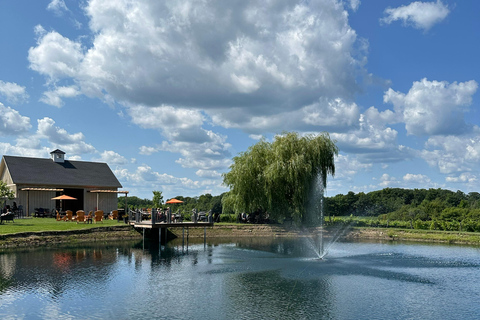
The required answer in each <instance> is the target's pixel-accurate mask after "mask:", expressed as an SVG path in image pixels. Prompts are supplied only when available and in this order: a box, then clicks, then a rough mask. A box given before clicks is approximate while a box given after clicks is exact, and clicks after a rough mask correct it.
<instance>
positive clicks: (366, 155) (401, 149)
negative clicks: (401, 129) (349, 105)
mask: <svg viewBox="0 0 480 320" xmlns="http://www.w3.org/2000/svg"><path fill="white" fill-rule="evenodd" d="M372 115H374V117H373V118H370V117H371V116H372ZM379 117H380V118H381V114H380V113H378V111H375V110H370V111H369V112H366V113H365V114H362V115H360V121H359V125H358V128H353V129H352V130H350V131H349V132H346V133H335V132H334V133H331V134H330V137H331V138H332V139H334V140H336V141H337V146H338V147H339V149H340V151H343V152H349V153H356V154H358V155H359V157H360V158H359V159H361V161H362V162H365V163H369V162H376V163H382V162H396V161H400V160H405V159H409V158H411V157H412V151H411V150H410V149H409V148H407V147H405V146H403V145H398V144H397V136H398V132H397V131H396V130H394V129H392V128H390V127H386V126H384V123H382V122H385V121H384V120H382V121H380V122H379V123H376V122H374V121H376V120H377V119H378V118H379Z"/></svg>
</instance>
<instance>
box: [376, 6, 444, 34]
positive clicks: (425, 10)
mask: <svg viewBox="0 0 480 320" xmlns="http://www.w3.org/2000/svg"><path fill="white" fill-rule="evenodd" d="M384 13H385V14H386V17H385V18H383V19H381V20H380V21H381V22H384V23H386V24H390V23H392V22H394V21H397V20H401V21H403V23H404V24H405V25H412V26H413V27H414V28H417V29H423V30H425V31H427V30H429V29H430V28H431V27H432V26H433V25H434V24H437V23H439V22H441V21H442V20H444V19H445V18H446V17H447V16H448V14H449V13H450V10H449V9H448V6H446V5H444V4H443V3H442V1H440V0H437V2H420V1H415V2H412V3H410V4H409V5H406V6H401V7H398V8H387V9H385V12H384Z"/></svg>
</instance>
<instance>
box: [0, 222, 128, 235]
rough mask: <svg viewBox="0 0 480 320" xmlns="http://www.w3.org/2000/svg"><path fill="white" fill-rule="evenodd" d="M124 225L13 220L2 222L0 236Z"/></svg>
mask: <svg viewBox="0 0 480 320" xmlns="http://www.w3.org/2000/svg"><path fill="white" fill-rule="evenodd" d="M118 225H125V224H124V223H123V222H118V221H117V220H104V221H103V223H102V222H99V223H92V224H87V223H78V224H77V223H76V222H70V221H68V222H65V221H57V220H56V219H55V218H31V219H15V221H14V222H11V221H4V222H3V224H0V235H6V234H15V233H23V232H45V231H69V230H83V229H91V228H99V227H111V226H118Z"/></svg>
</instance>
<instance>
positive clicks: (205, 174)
mask: <svg viewBox="0 0 480 320" xmlns="http://www.w3.org/2000/svg"><path fill="white" fill-rule="evenodd" d="M195 174H196V175H197V176H199V177H202V178H215V179H217V180H218V179H220V178H221V177H222V174H221V173H219V172H218V171H216V170H202V169H200V170H197V172H195Z"/></svg>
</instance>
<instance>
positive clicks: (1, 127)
mask: <svg viewBox="0 0 480 320" xmlns="http://www.w3.org/2000/svg"><path fill="white" fill-rule="evenodd" d="M31 127H32V125H31V124H30V118H29V117H25V116H22V115H21V114H20V113H19V112H18V111H17V110H15V109H12V108H10V107H5V106H4V105H3V104H2V103H1V102H0V135H3V136H6V135H20V134H23V133H26V132H28V130H30V128H31Z"/></svg>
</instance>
